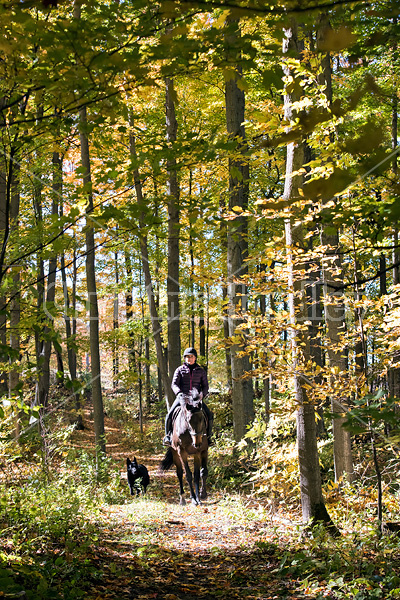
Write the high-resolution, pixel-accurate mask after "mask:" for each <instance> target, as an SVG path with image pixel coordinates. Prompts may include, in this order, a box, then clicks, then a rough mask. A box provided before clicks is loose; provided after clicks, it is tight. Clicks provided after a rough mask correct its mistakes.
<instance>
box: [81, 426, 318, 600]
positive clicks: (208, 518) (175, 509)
mask: <svg viewBox="0 0 400 600" xmlns="http://www.w3.org/2000/svg"><path fill="white" fill-rule="evenodd" d="M86 424H88V425H90V424H91V423H90V418H89V416H87V419H86ZM106 431H107V442H108V444H107V451H108V453H109V454H111V455H112V456H113V458H114V459H115V460H116V461H118V464H120V465H121V478H123V479H124V478H126V473H125V460H126V456H130V458H132V457H133V456H136V458H137V459H138V461H139V462H142V463H143V464H145V465H146V466H147V467H148V469H149V472H150V478H151V485H150V486H149V488H148V495H147V497H146V498H144V497H139V498H132V497H131V496H129V492H128V485H126V489H127V498H126V503H125V504H123V505H120V504H119V505H104V506H103V507H102V509H101V512H100V515H98V516H97V517H96V527H97V531H98V541H97V543H96V547H95V549H94V550H93V557H92V560H93V562H94V564H95V565H96V566H97V567H98V570H99V572H102V573H103V576H102V578H101V581H100V583H99V582H98V581H96V582H95V581H94V582H93V583H94V585H93V589H92V590H90V592H89V593H88V594H87V596H85V598H86V599H87V600H123V599H151V598H155V599H164V600H189V599H190V600H193V599H196V598H199V599H204V600H209V599H215V598H221V599H222V600H234V599H239V598H240V599H243V600H244V599H246V600H255V599H258V600H276V599H289V598H291V599H293V600H295V599H301V598H305V596H304V595H303V594H302V593H300V592H299V591H298V590H297V587H298V586H297V582H296V581H295V580H290V579H286V580H285V579H282V577H280V575H279V572H278V567H279V563H280V560H281V556H280V555H281V552H279V551H278V546H277V543H278V542H279V541H280V540H281V539H282V537H284V535H285V528H287V527H288V526H290V524H289V523H288V522H284V521H283V520H281V519H278V518H276V516H275V517H274V518H272V517H271V515H269V513H268V510H267V508H266V507H265V506H263V505H262V503H259V502H254V501H252V500H251V499H246V498H243V497H242V496H232V495H230V494H222V493H217V492H213V493H211V494H210V496H209V498H208V499H207V500H206V501H204V502H203V504H202V505H201V506H199V507H195V506H192V505H191V504H190V503H188V504H187V505H186V506H179V504H178V485H177V481H176V475H175V472H174V471H172V472H169V473H167V474H166V475H160V474H159V472H158V464H159V462H160V460H161V458H162V454H160V455H158V456H149V455H146V454H145V453H144V452H143V451H141V450H140V448H139V447H134V446H135V444H134V443H132V442H131V441H129V440H127V439H126V438H125V439H124V440H122V441H121V434H120V431H119V428H118V425H117V424H116V423H115V422H113V421H112V419H109V418H107V419H106ZM75 443H76V445H78V446H80V447H85V446H86V447H87V448H93V432H92V429H91V427H90V428H88V429H86V430H85V431H83V432H76V434H75ZM211 459H212V457H211ZM307 597H308V598H312V596H309V595H308V596H307Z"/></svg>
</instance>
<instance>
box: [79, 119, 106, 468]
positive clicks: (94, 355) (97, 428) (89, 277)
mask: <svg viewBox="0 0 400 600" xmlns="http://www.w3.org/2000/svg"><path fill="white" fill-rule="evenodd" d="M79 122H80V127H81V130H80V146H81V162H82V168H83V185H84V188H85V194H86V197H87V204H86V286H87V292H88V303H89V343H90V374H91V384H92V401H93V419H94V433H95V441H96V449H97V458H98V459H99V452H100V453H105V451H106V440H105V435H104V407H103V395H102V390H101V365H100V336H99V307H98V299H97V287H96V264H95V241H94V226H93V221H92V219H91V213H93V190H92V176H91V169H90V153H89V139H88V135H87V133H86V131H87V113H86V107H83V108H81V109H80V111H79Z"/></svg>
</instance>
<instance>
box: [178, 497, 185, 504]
mask: <svg viewBox="0 0 400 600" xmlns="http://www.w3.org/2000/svg"><path fill="white" fill-rule="evenodd" d="M179 504H180V505H181V506H186V500H185V498H184V497H183V496H181V497H180V499H179Z"/></svg>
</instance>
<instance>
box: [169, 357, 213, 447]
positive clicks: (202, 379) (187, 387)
mask: <svg viewBox="0 0 400 600" xmlns="http://www.w3.org/2000/svg"><path fill="white" fill-rule="evenodd" d="M196 360H197V352H196V350H195V348H186V350H185V352H184V353H183V365H181V366H180V367H178V368H177V369H176V370H175V373H174V376H173V378H172V383H171V388H172V391H173V392H174V394H176V395H178V394H188V393H189V392H190V391H191V390H193V389H194V388H196V389H197V391H198V392H199V393H201V394H202V395H203V412H204V414H205V415H206V417H207V437H208V443H209V444H211V429H212V423H213V420H214V415H213V413H212V412H211V411H210V409H209V408H208V406H207V405H206V403H205V402H204V398H205V397H206V396H207V394H208V380H207V373H206V372H205V370H204V369H203V367H201V366H200V365H198V364H197V362H196ZM179 405H180V399H178V398H177V399H176V400H175V402H174V403H173V405H172V406H171V408H170V409H169V412H168V414H167V416H166V417H165V437H164V439H163V444H164V445H165V446H170V445H171V436H172V417H173V414H174V412H175V409H176V408H177V407H178V406H179Z"/></svg>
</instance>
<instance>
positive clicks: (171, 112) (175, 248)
mask: <svg viewBox="0 0 400 600" xmlns="http://www.w3.org/2000/svg"><path fill="white" fill-rule="evenodd" d="M165 84H166V94H165V115H166V126H167V144H168V148H169V151H170V152H171V157H170V158H169V159H168V160H167V172H168V183H167V195H168V277H167V301H168V368H169V375H170V377H172V375H173V373H174V371H175V369H176V368H177V367H179V365H180V364H181V360H182V359H181V328H180V308H179V234H180V231H179V227H180V225H179V218H180V207H179V195H180V190H179V183H178V173H177V163H176V158H175V155H174V152H175V145H176V136H177V129H178V123H177V120H176V115H175V100H174V96H175V90H174V82H173V80H172V79H168V78H167V79H166V80H165Z"/></svg>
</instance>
